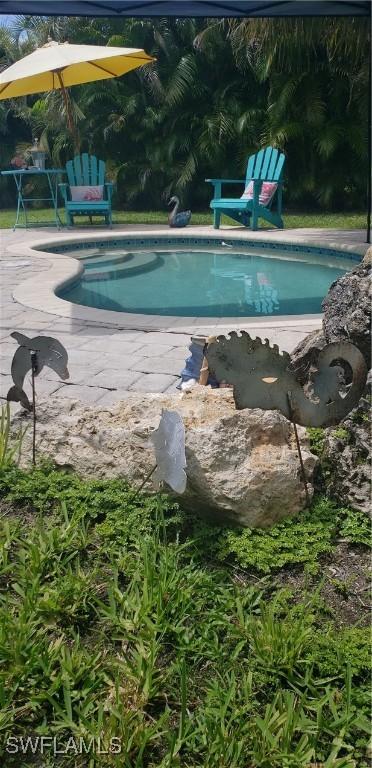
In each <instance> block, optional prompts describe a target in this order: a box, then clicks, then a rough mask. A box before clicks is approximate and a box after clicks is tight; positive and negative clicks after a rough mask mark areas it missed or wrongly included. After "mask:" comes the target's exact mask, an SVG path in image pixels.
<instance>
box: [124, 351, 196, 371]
mask: <svg viewBox="0 0 372 768" xmlns="http://www.w3.org/2000/svg"><path fill="white" fill-rule="evenodd" d="M184 362H185V358H184V357H182V356H181V357H176V358H175V357H170V356H169V355H167V356H166V357H144V358H143V359H142V360H140V361H139V362H135V363H132V364H131V369H132V370H133V371H140V373H171V374H173V376H179V375H180V373H181V371H182V369H183V368H184Z"/></svg>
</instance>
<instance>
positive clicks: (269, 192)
mask: <svg viewBox="0 0 372 768" xmlns="http://www.w3.org/2000/svg"><path fill="white" fill-rule="evenodd" d="M277 189H278V185H277V184H276V182H275V181H263V182H262V187H261V192H260V196H259V198H258V199H259V203H260V205H269V203H270V201H271V200H272V198H273V197H274V195H275V192H276V190H277ZM240 199H241V200H253V181H250V182H249V184H247V186H246V188H245V190H244V192H243V194H242V196H241V198H240Z"/></svg>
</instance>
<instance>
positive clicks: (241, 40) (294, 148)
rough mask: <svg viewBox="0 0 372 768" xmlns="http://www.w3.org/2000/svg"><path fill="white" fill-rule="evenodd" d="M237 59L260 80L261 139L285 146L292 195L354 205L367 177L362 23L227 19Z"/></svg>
mask: <svg viewBox="0 0 372 768" xmlns="http://www.w3.org/2000/svg"><path fill="white" fill-rule="evenodd" d="M228 35H229V38H230V40H231V44H232V47H233V50H234V55H235V58H236V62H237V65H238V66H239V68H241V69H242V70H244V69H245V67H246V66H247V64H248V63H249V65H250V66H253V68H254V69H255V72H256V75H257V77H258V79H259V80H260V81H261V82H262V83H266V84H267V85H268V100H267V119H266V121H265V128H264V130H263V131H262V134H261V141H262V143H263V144H274V145H277V146H280V147H282V148H283V149H285V150H286V152H287V154H288V166H287V167H288V176H289V180H290V184H289V189H290V194H291V196H292V198H293V200H302V201H306V200H308V201H309V200H311V199H314V198H315V199H317V200H318V201H319V202H320V203H321V204H322V205H326V206H329V205H334V206H338V207H343V206H344V205H345V202H347V203H348V204H349V205H351V206H353V205H360V201H361V198H363V196H364V194H365V189H366V182H367V176H366V172H367V162H366V161H367V156H368V115H367V109H368V108H367V104H368V46H369V44H370V41H369V34H368V25H367V21H366V20H365V19H360V18H348V19H340V18H334V17H330V18H321V19H317V18H306V19H250V20H243V21H239V20H233V21H230V22H229V23H228Z"/></svg>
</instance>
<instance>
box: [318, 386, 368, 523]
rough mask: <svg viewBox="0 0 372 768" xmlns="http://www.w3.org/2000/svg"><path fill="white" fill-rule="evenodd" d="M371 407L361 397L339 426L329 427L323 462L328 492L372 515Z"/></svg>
mask: <svg viewBox="0 0 372 768" xmlns="http://www.w3.org/2000/svg"><path fill="white" fill-rule="evenodd" d="M370 434H371V408H370V404H369V402H368V400H367V399H365V398H361V400H360V402H359V404H358V406H357V407H356V408H354V409H353V410H352V411H351V412H350V413H349V415H348V416H347V418H346V419H344V421H343V422H342V423H341V424H340V426H339V427H336V428H334V427H332V428H331V429H326V430H325V441H324V449H323V454H322V464H323V465H324V468H325V469H326V474H325V483H326V488H327V493H328V494H329V495H330V496H331V497H332V498H334V499H336V500H337V501H338V502H339V503H340V504H341V505H342V506H344V507H352V508H353V509H358V510H359V511H361V512H365V513H366V514H367V515H369V516H370V517H371V516H372V514H371V439H370Z"/></svg>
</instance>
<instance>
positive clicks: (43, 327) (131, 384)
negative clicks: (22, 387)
mask: <svg viewBox="0 0 372 768" xmlns="http://www.w3.org/2000/svg"><path fill="white" fill-rule="evenodd" d="M183 233H184V236H185V235H186V234H187V236H190V237H198V236H204V237H208V236H209V237H211V236H213V237H214V236H216V235H220V236H221V239H222V240H223V238H224V237H225V238H228V239H234V238H238V239H240V240H241V239H247V240H257V241H259V240H261V241H262V240H264V241H266V242H268V241H273V242H276V243H278V242H283V243H288V242H290V243H295V244H302V245H304V244H306V245H314V246H323V247H328V248H336V249H340V250H344V251H345V255H347V253H348V252H349V251H352V252H354V253H359V254H360V255H361V256H362V255H363V254H364V253H365V251H366V250H367V248H368V245H367V243H365V233H364V231H363V230H326V229H296V230H283V231H279V230H275V231H274V230H263V231H262V230H261V231H259V232H251V231H250V230H246V229H244V228H241V227H223V228H221V229H220V230H219V231H218V232H216V230H213V228H212V227H209V226H208V227H206V226H192V227H188V228H187V230H183ZM141 234H142V235H143V236H147V237H153V236H157V235H159V236H161V235H163V236H164V235H168V234H169V228H168V227H167V226H160V225H158V226H153V225H147V226H128V227H124V226H117V227H114V228H113V230H108V229H106V228H103V227H96V226H93V227H74V229H73V230H69V231H66V230H62V231H60V232H58V231H56V230H55V229H52V228H42V229H36V228H33V229H29V230H20V229H19V230H16V231H15V232H13V231H12V230H0V243H1V260H0V269H1V276H2V280H1V323H0V361H1V366H0V374H1V375H0V387H1V389H0V397H1V398H4V397H6V393H7V391H8V389H9V387H10V386H11V384H12V381H11V377H10V365H11V360H12V357H13V354H14V352H15V350H16V348H17V343H16V342H15V341H14V340H13V339H12V338H11V337H10V334H11V332H12V331H15V330H17V331H20V332H21V333H24V334H25V335H27V336H35V335H39V334H42V335H52V336H56V337H57V338H58V339H59V340H60V341H61V342H62V343H63V344H64V346H65V347H66V349H67V351H68V354H69V370H70V379H69V380H68V383H66V382H63V381H61V380H59V379H58V377H57V375H56V374H55V373H54V372H53V371H51V370H50V369H49V368H48V369H45V370H44V371H43V373H42V375H41V376H40V377H39V379H38V382H37V391H38V393H39V394H40V395H41V396H48V395H51V394H54V393H58V396H62V397H69V398H74V399H78V400H81V401H83V402H87V403H95V402H99V403H101V404H102V405H110V404H112V403H115V402H117V401H119V400H120V399H123V398H124V397H125V396H126V393H128V392H171V391H174V390H175V388H176V385H177V383H178V380H179V374H180V371H181V370H182V368H183V367H184V361H185V358H186V356H187V353H188V350H187V347H188V344H189V343H190V335H191V334H197V333H203V334H206V335H218V334H223V333H227V332H228V331H231V330H234V329H235V330H237V329H243V328H244V329H245V330H247V331H248V332H249V333H250V334H251V335H252V336H256V335H260V336H262V337H264V338H268V339H269V341H270V343H275V344H278V346H279V348H280V349H281V350H286V351H287V352H291V351H292V349H293V348H294V347H295V346H296V345H297V344H298V342H299V341H301V339H303V338H304V337H305V336H306V335H307V334H308V333H309V332H310V331H312V330H314V329H316V328H320V327H321V316H320V315H313V316H308V317H304V316H302V317H294V316H291V317H287V318H285V317H275V316H273V317H268V316H266V317H262V318H253V319H251V320H250V319H247V320H245V319H244V318H220V319H215V318H200V317H199V318H197V317H195V318H182V317H177V318H169V317H167V318H166V317H153V316H150V319H149V316H146V315H131V314H127V313H113V312H107V311H106V312H105V311H101V310H93V309H92V310H90V308H88V307H79V306H78V305H74V304H70V303H69V302H66V301H62V300H61V299H58V298H57V297H55V296H54V288H55V287H56V285H57V284H60V283H61V281H63V279H65V277H66V270H67V274H68V273H69V272H70V273H71V274H73V273H74V269H75V272H76V274H77V266H78V262H76V260H73V259H71V257H69V256H67V255H66V254H63V255H62V256H60V255H58V256H56V255H54V254H48V253H42V252H39V251H36V250H33V249H32V245H33V244H34V243H37V244H38V247H39V248H40V246H41V245H42V244H43V243H52V242H53V243H54V244H55V243H58V242H61V243H62V242H63V241H66V240H69V239H72V238H75V239H79V240H81V239H94V238H96V239H98V240H100V239H106V237H107V238H110V237H116V238H119V237H128V236H131V235H133V236H137V237H138V236H140V235H141ZM173 234H174V233H173V232H172V235H173ZM179 236H180V235H179ZM46 250H47V249H46ZM97 313H99V314H97Z"/></svg>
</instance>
